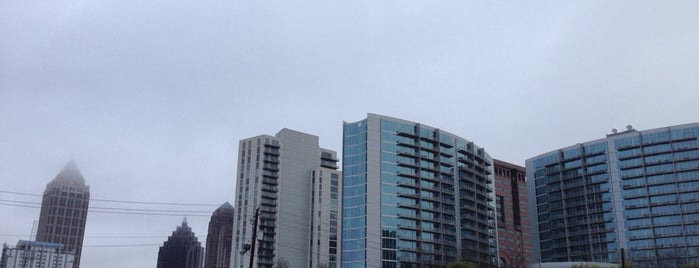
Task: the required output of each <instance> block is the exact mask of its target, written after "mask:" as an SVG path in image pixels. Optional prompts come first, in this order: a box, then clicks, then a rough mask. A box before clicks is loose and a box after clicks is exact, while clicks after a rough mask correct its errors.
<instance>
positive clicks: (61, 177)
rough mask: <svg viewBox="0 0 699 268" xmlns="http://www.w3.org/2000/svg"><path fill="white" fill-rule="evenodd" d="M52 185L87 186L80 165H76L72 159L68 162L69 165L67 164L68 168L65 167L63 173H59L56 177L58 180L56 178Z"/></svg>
mask: <svg viewBox="0 0 699 268" xmlns="http://www.w3.org/2000/svg"><path fill="white" fill-rule="evenodd" d="M51 183H65V184H72V185H79V186H85V179H84V178H83V175H82V174H81V173H80V169H78V165H76V164H75V160H73V159H71V160H70V161H68V164H66V166H65V167H63V169H62V170H61V172H59V173H58V175H56V178H54V179H53V180H52V181H51Z"/></svg>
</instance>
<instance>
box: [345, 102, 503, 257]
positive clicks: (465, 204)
mask: <svg viewBox="0 0 699 268" xmlns="http://www.w3.org/2000/svg"><path fill="white" fill-rule="evenodd" d="M342 163H343V202H342V208H343V209H342V267H343V268H355V267H356V268H365V267H382V268H392V267H401V268H406V267H431V266H430V265H434V267H442V265H444V264H447V263H451V262H455V261H459V260H466V261H470V262H473V263H476V264H477V265H478V267H496V266H497V259H498V258H497V257H498V256H497V254H498V253H497V223H496V214H495V193H494V189H493V187H494V185H493V160H492V159H491V158H490V156H489V155H488V154H487V153H486V152H485V151H484V150H483V148H480V147H478V146H476V145H475V144H474V143H473V142H470V141H468V140H466V139H463V138H461V137H459V136H456V135H453V134H451V133H448V132H446V131H442V130H440V129H436V128H433V127H430V126H426V125H422V124H419V123H414V122H409V121H405V120H401V119H396V118H391V117H386V116H381V115H375V114H369V115H368V117H367V118H366V119H364V120H361V121H358V122H354V123H344V127H343V161H342Z"/></svg>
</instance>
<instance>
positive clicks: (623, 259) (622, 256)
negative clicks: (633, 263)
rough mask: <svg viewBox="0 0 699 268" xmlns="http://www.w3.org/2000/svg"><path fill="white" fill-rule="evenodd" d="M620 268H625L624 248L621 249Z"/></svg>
mask: <svg viewBox="0 0 699 268" xmlns="http://www.w3.org/2000/svg"><path fill="white" fill-rule="evenodd" d="M621 268H626V256H625V254H624V248H621Z"/></svg>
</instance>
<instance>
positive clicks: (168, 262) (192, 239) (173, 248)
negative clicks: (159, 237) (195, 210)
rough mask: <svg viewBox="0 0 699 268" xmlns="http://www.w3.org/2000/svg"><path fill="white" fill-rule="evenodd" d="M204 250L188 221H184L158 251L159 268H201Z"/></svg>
mask: <svg viewBox="0 0 699 268" xmlns="http://www.w3.org/2000/svg"><path fill="white" fill-rule="evenodd" d="M203 253H204V249H203V248H202V247H201V243H199V241H198V239H197V237H196V236H195V235H194V232H192V228H190V227H189V226H188V225H187V219H186V218H185V219H184V220H183V221H182V226H178V227H177V229H175V231H173V232H172V235H171V236H170V237H168V239H167V241H165V243H163V245H162V246H161V247H160V250H158V264H157V267H158V268H200V267H201V265H202V260H203V259H202V258H203Z"/></svg>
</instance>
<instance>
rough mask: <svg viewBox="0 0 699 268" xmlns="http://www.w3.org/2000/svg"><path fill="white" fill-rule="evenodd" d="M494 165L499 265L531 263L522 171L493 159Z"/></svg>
mask: <svg viewBox="0 0 699 268" xmlns="http://www.w3.org/2000/svg"><path fill="white" fill-rule="evenodd" d="M494 164H495V195H496V197H495V199H496V203H497V214H498V248H499V250H498V251H499V257H500V267H505V268H509V267H525V266H526V265H527V264H530V263H533V262H534V260H533V255H532V243H531V239H530V233H529V226H528V225H529V216H528V215H529V212H528V209H527V181H526V170H525V169H524V167H522V166H518V165H514V164H510V163H507V162H504V161H500V160H497V159H496V160H494Z"/></svg>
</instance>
